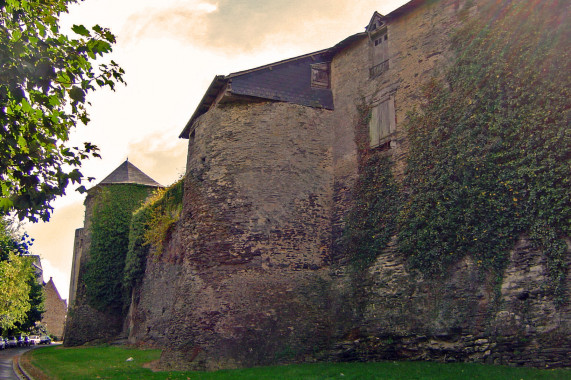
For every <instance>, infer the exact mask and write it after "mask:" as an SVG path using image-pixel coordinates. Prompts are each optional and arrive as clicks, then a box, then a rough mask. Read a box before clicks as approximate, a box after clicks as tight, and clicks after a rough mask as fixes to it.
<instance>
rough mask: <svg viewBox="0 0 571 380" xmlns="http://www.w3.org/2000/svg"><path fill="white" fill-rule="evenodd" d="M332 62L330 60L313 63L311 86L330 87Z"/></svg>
mask: <svg viewBox="0 0 571 380" xmlns="http://www.w3.org/2000/svg"><path fill="white" fill-rule="evenodd" d="M329 73H330V64H329V62H322V63H315V64H313V65H311V87H317V88H329V87H330V84H331V82H330V78H329V77H330V75H329Z"/></svg>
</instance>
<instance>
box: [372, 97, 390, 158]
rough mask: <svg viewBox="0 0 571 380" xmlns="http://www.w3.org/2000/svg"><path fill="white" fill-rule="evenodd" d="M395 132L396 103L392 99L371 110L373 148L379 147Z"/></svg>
mask: <svg viewBox="0 0 571 380" xmlns="http://www.w3.org/2000/svg"><path fill="white" fill-rule="evenodd" d="M395 131H396V122H395V103H394V98H393V97H390V98H388V99H387V100H385V101H384V102H382V103H379V104H378V105H377V106H375V107H373V109H372V110H371V120H370V121H369V138H370V141H371V148H375V147H377V146H379V145H380V144H381V143H382V142H384V140H386V138H387V137H389V136H390V135H391V134H392V133H394V132H395Z"/></svg>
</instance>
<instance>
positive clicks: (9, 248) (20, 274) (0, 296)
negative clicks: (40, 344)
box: [0, 217, 44, 332]
mask: <svg viewBox="0 0 571 380" xmlns="http://www.w3.org/2000/svg"><path fill="white" fill-rule="evenodd" d="M18 229H19V228H18V225H17V224H16V223H15V222H14V221H13V220H10V219H7V218H6V217H0V332H2V331H6V330H21V331H27V330H29V329H30V328H31V327H33V326H34V325H35V323H36V322H37V321H39V320H41V318H42V313H43V312H44V290H43V286H42V285H41V284H40V283H39V282H38V278H37V274H36V271H35V269H34V266H33V259H32V258H30V257H26V256H25V255H28V254H29V251H28V248H29V246H30V245H32V243H33V240H32V239H29V237H28V235H27V234H26V233H24V234H23V235H22V236H20V234H19V233H18Z"/></svg>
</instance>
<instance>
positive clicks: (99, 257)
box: [64, 160, 161, 345]
mask: <svg viewBox="0 0 571 380" xmlns="http://www.w3.org/2000/svg"><path fill="white" fill-rule="evenodd" d="M160 187H161V185H160V184H159V183H158V182H156V181H155V180H154V179H152V178H151V177H149V176H148V175H147V174H145V173H144V172H142V171H141V170H140V169H139V168H137V167H136V166H135V165H133V164H132V163H131V162H129V161H128V160H125V162H123V163H122V164H121V165H119V166H118V167H117V168H116V169H115V170H114V171H113V172H111V173H110V174H109V175H108V176H107V177H105V178H104V179H103V180H102V181H101V182H99V183H98V184H97V185H96V186H94V187H93V188H91V189H89V190H88V191H87V197H86V199H85V202H84V204H85V219H84V226H83V228H78V229H77V230H76V231H75V241H74V249H73V262H72V271H71V279H70V293H69V307H70V308H69V309H70V313H69V316H68V319H67V322H66V324H67V325H66V332H65V338H64V340H65V343H66V345H77V344H83V343H85V342H89V341H92V340H99V339H108V338H111V337H113V336H116V335H117V334H119V332H120V330H121V315H120V314H121V310H120V309H121V307H119V306H118V305H117V304H116V303H117V302H110V304H112V306H109V307H107V306H105V305H104V304H105V302H107V301H108V300H101V301H102V304H98V300H99V298H101V296H100V295H97V292H95V293H94V289H96V288H97V287H98V286H99V287H105V286H106V284H105V281H109V279H107V280H105V279H104V277H105V276H111V277H113V276H114V277H116V278H115V279H114V280H115V281H116V282H117V283H116V284H114V285H113V286H110V288H113V290H112V292H115V294H114V299H115V300H117V299H120V296H119V293H120V292H121V285H120V284H121V280H122V278H121V274H122V271H123V267H124V263H125V256H126V253H127V250H126V244H125V241H128V231H129V224H130V217H131V215H132V212H133V211H134V210H136V209H137V208H138V207H140V205H141V204H142V203H143V202H144V200H145V199H146V198H147V197H148V195H149V194H151V193H152V192H153V191H154V190H156V189H158V188H160ZM114 215H122V217H117V218H114V217H113V216H114ZM94 218H95V222H96V223H100V224H102V225H104V226H106V228H109V229H110V230H111V231H114V232H115V231H119V232H120V233H119V234H118V236H114V239H113V242H112V243H111V242H110V241H109V240H111V239H105V237H103V239H99V240H98V241H99V243H98V244H97V248H96V249H95V250H94V249H92V248H93V247H92V244H91V243H92V239H93V229H92V227H93V222H94ZM98 218H99V219H98ZM105 218H106V219H105ZM114 235H115V234H114ZM101 240H102V242H101ZM105 240H108V241H105ZM101 244H103V246H102V245H101ZM95 251H97V252H95ZM94 252H95V253H94ZM102 265H104V266H106V267H105V268H102V267H101V266H102ZM97 273H100V276H101V279H97V278H95V279H94V277H97V276H98V275H97ZM86 276H87V277H86ZM86 278H89V279H91V282H90V284H89V286H86V284H85V279H86ZM98 280H100V281H98ZM104 292H107V293H108V289H104ZM108 303H109V302H108ZM93 304H97V308H94V307H93Z"/></svg>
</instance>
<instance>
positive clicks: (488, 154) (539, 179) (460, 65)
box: [345, 0, 571, 301]
mask: <svg viewBox="0 0 571 380" xmlns="http://www.w3.org/2000/svg"><path fill="white" fill-rule="evenodd" d="M568 7H569V5H568V4H567V2H563V1H556V0H550V1H538V0H528V1H521V2H507V1H506V2H496V3H493V4H492V6H491V7H490V8H489V9H482V15H480V16H478V17H477V18H474V19H472V20H468V21H466V23H465V25H463V26H462V27H461V28H460V29H459V30H458V31H457V33H456V34H455V36H454V37H453V40H452V41H453V44H452V48H453V50H454V51H455V53H456V61H455V62H454V63H453V64H452V65H451V66H450V67H449V68H445V69H444V74H445V75H444V76H443V77H438V78H434V79H432V80H430V81H429V83H427V84H426V86H425V88H424V103H423V104H422V106H421V107H420V109H419V110H416V111H414V112H411V113H410V114H409V115H408V118H407V121H406V122H405V125H404V127H405V129H406V131H407V136H408V139H409V142H410V147H409V152H408V156H407V157H408V159H407V160H408V161H407V168H406V171H405V175H404V179H403V190H402V197H403V198H402V199H401V198H399V197H397V196H395V194H396V192H397V190H398V187H397V186H396V185H394V182H393V180H392V178H391V176H390V167H389V163H388V161H386V160H383V159H381V158H380V157H379V158H375V157H374V156H371V152H370V151H369V149H368V143H367V138H366V136H365V134H366V130H364V126H366V124H367V123H366V121H367V120H366V117H365V116H366V115H368V108H367V107H364V106H361V107H360V111H361V113H362V118H363V120H362V121H361V122H360V123H359V125H358V126H357V131H356V142H357V146H358V148H359V154H360V157H359V158H360V160H359V163H360V178H359V181H358V183H357V185H356V191H355V203H356V204H355V208H354V210H353V211H352V212H351V213H349V215H348V218H347V223H346V231H345V237H346V241H347V242H348V246H347V247H348V251H349V254H350V255H351V256H352V257H357V263H358V264H359V263H360V264H359V265H365V266H366V265H368V264H369V263H370V262H371V261H372V260H373V259H374V258H375V256H376V255H377V254H378V253H379V250H381V249H383V247H385V246H386V244H387V242H388V239H389V238H390V237H391V236H392V235H393V234H394V233H396V234H397V237H398V248H399V250H400V252H402V253H403V254H404V255H406V257H407V258H408V262H409V264H410V265H411V267H412V268H416V269H418V270H420V271H421V272H423V273H425V274H428V275H436V276H437V275H441V274H442V273H444V271H445V270H446V269H447V268H448V267H449V266H450V265H451V264H452V263H455V262H457V261H458V260H459V259H460V258H462V257H464V256H466V255H469V256H471V257H472V258H473V259H474V260H475V261H476V263H477V264H478V265H480V266H481V267H482V268H483V269H492V270H494V271H495V272H496V273H497V275H501V273H502V271H503V269H504V268H505V265H506V262H507V254H508V253H509V250H510V249H511V248H513V245H514V242H515V241H516V239H518V238H519V237H520V236H522V235H525V236H528V237H529V238H531V240H532V242H533V243H534V244H535V246H536V247H537V248H540V249H542V250H543V252H544V254H545V255H546V257H547V258H548V266H549V272H550V275H551V278H552V280H553V283H552V285H553V287H552V291H553V292H554V293H555V294H556V296H557V297H558V299H559V301H561V300H562V298H561V297H562V295H563V292H564V283H565V272H566V265H565V260H566V258H565V255H566V244H565V242H564V241H563V238H564V237H566V236H569V233H570V229H571V223H570V221H571V203H570V201H571V191H570V189H571V186H570V185H571V179H570V178H571V173H570V170H569V168H570V167H571V165H570V164H571V162H570V158H571V154H570V150H569V149H570V147H571V132H570V129H569V115H570V108H571V102H570V99H571V96H570V94H569V91H570V89H571V76H570V75H568V73H570V72H571V59H570V58H571V57H570V56H569V55H570V52H571V43H570V39H569V36H570V35H571V30H570V25H571V24H570V23H569V22H566V20H565V15H566V14H568ZM377 154H379V155H380V154H382V153H377ZM393 215H397V216H398V220H397V227H395V222H394V221H393V220H392V216H393Z"/></svg>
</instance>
